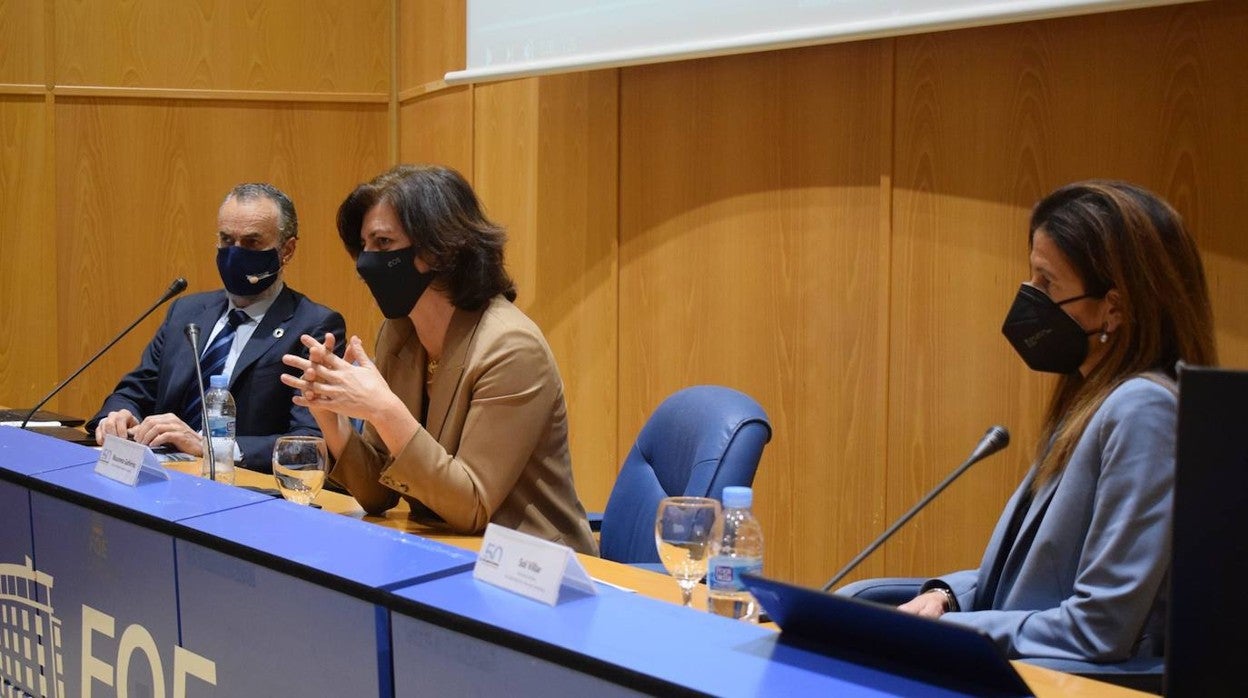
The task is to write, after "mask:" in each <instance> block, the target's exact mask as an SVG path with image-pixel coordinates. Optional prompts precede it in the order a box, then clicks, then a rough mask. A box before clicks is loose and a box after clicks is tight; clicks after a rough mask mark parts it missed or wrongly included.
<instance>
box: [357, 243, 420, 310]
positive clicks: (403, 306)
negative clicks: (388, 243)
mask: <svg viewBox="0 0 1248 698" xmlns="http://www.w3.org/2000/svg"><path fill="white" fill-rule="evenodd" d="M355 270H356V271H357V272H358V273H359V275H360V277H361V278H362V279H364V283H366V284H368V290H369V291H372V293H373V298H374V299H376V300H377V306H378V307H379V308H381V314H382V315H384V316H386V318H388V319H390V320H394V319H396V318H401V317H406V316H407V315H408V313H411V312H412V308H415V307H416V301H418V300H420V297H421V295H422V294H424V292H425V289H426V288H429V284H430V283H431V282H432V281H433V277H434V275H435V272H434V271H433V270H430V271H427V272H421V271H419V270H417V269H416V248H415V247H414V246H410V245H409V246H408V247H404V248H403V249H401V250H391V251H386V252H361V253H360V256H359V257H358V258H357V259H356V260H355Z"/></svg>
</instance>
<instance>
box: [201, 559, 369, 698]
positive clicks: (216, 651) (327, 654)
mask: <svg viewBox="0 0 1248 698" xmlns="http://www.w3.org/2000/svg"><path fill="white" fill-rule="evenodd" d="M177 558H178V597H179V605H180V608H181V613H182V645H183V646H184V647H185V648H186V649H188V650H190V651H191V652H194V653H195V654H197V655H199V656H201V657H204V658H207V659H210V660H211V661H212V662H214V664H215V673H216V676H215V679H216V683H215V687H214V686H213V685H210V684H209V683H208V682H205V681H198V680H196V681H191V682H188V684H187V692H186V696H187V698H196V697H199V696H203V697H205V698H207V697H209V696H378V695H382V696H388V695H390V688H389V686H390V665H389V657H388V654H389V638H388V630H389V628H388V619H387V617H386V614H385V612H384V611H379V609H378V608H377V607H376V606H375V605H373V604H370V603H368V602H366V601H361V600H360V599H357V598H354V597H351V596H347V595H346V594H342V593H340V592H336V591H333V590H330V589H327V588H325V587H322V586H317V585H316V584H313V583H311V582H307V581H304V580H302V579H297V578H295V577H291V576H289V575H286V574H282V573H280V572H275V571H273V570H270V569H266V568H265V567H261V566H259V565H256V564H253V563H250V562H246V561H243V560H239V559H238V558H234V557H231V556H229V555H225V554H223V553H219V552H217V551H215V550H211V549H209V548H205V547H202V546H199V545H196V544H194V543H188V542H186V541H181V540H180V541H178V542H177Z"/></svg>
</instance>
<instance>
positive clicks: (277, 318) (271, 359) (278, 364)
mask: <svg viewBox="0 0 1248 698" xmlns="http://www.w3.org/2000/svg"><path fill="white" fill-rule="evenodd" d="M227 305H228V301H227V299H226V297H225V291H210V292H208V293H196V294H193V295H190V296H186V297H185V298H179V299H178V300H176V301H174V302H173V305H171V306H170V307H169V313H168V314H167V315H166V316H165V322H164V324H162V325H161V326H160V329H159V330H157V331H156V336H155V337H153V338H152V341H151V342H150V343H148V345H147V348H146V349H145V350H143V357H142V358H141V359H140V360H139V365H138V367H137V368H135V369H134V370H133V371H131V372H130V373H128V374H126V376H125V377H124V378H122V379H121V382H120V383H118V384H117V387H116V388H115V389H114V390H113V393H112V395H109V396H108V398H107V399H105V400H104V406H103V407H101V408H100V411H99V412H98V413H96V415H95V416H94V417H92V418H91V420H90V421H88V422H87V424H86V428H87V431H88V433H94V432H95V425H96V424H97V423H98V422H99V421H100V420H101V419H103V418H104V417H106V416H108V413H109V412H113V411H115V410H121V409H127V410H130V412H132V413H133V414H134V416H136V417H138V418H139V419H140V420H142V419H143V418H144V417H149V416H151V415H154V414H164V413H166V412H172V413H173V414H176V415H178V416H180V417H182V418H183V419H184V420H185V419H186V417H185V416H184V415H183V414H182V411H183V408H184V407H185V406H186V404H185V403H186V396H187V395H188V394H190V393H188V391H189V390H198V388H192V386H193V385H194V384H195V364H194V363H193V362H194V361H195V357H194V355H193V353H192V352H191V347H190V344H189V343H188V342H187V340H186V336H185V334H184V329H185V327H186V325H187V323H191V322H194V323H196V324H198V325H199V326H200V328H201V329H202V336H203V338H204V341H207V339H208V334H209V333H210V332H211V331H212V327H213V326H214V325H215V324H216V322H217V320H218V319H220V317H221V316H222V315H223V314H224V313H225V310H226V307H227ZM326 332H333V333H334V337H336V338H338V339H339V342H338V353H339V354H340V355H341V353H342V348H343V347H345V346H346V342H344V341H342V340H343V339H345V336H346V322H345V321H344V320H343V319H342V315H340V314H339V313H338V312H336V311H334V310H330V309H329V308H326V307H325V306H323V305H320V304H318V303H314V302H313V301H311V300H309V299H308V298H307V297H306V296H304V295H303V294H301V293H299V292H297V291H295V290H293V289H292V288H290V287H289V286H287V287H285V288H283V289H282V290H281V292H280V293H278V294H277V298H276V299H275V300H274V301H273V305H272V306H270V307H269V310H268V312H266V313H265V314H264V319H263V320H262V321H261V322H260V325H259V326H258V327H256V331H255V332H254V333H253V334H252V335H251V339H250V340H248V342H247V345H246V346H245V347H243V352H242V354H241V355H239V357H238V363H237V364H235V366H234V373H233V374H232V375H231V376H230V393H231V394H233V396H234V402H235V404H236V405H237V407H238V423H237V434H238V437H237V438H238V447H239V449H240V450H241V451H242V453H243V460H242V466H243V467H245V468H248V469H250V470H258V471H261V472H271V471H272V468H273V466H272V462H271V461H272V456H273V442H274V441H275V440H276V439H277V437H278V436H281V435H283V434H310V435H316V436H319V435H320V433H321V432H320V429H318V428H317V426H316V421H315V420H313V419H312V415H311V414H310V413H309V412H308V410H307V409H306V408H303V407H297V406H296V405H295V404H294V403H292V402H291V400H290V398H291V395H292V394H293V390H292V389H291V388H288V387H286V385H284V384H283V383H282V381H281V379H280V378H279V377H278V376H279V375H280V374H281V373H283V372H286V373H292V374H293V373H295V370H294V369H291V368H288V367H287V366H286V365H284V364H283V363H282V355H283V354H305V353H306V350H305V349H304V347H303V345H302V344H300V342H299V335H301V334H310V335H312V336H313V337H316V338H317V339H323V338H324V336H325V333H326ZM279 335H280V336H279ZM201 348H202V347H201ZM204 380H205V381H207V380H208V376H204ZM190 426H192V427H197V425H194V424H192V425H190Z"/></svg>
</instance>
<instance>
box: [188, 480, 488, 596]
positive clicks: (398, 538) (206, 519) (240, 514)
mask: <svg viewBox="0 0 1248 698" xmlns="http://www.w3.org/2000/svg"><path fill="white" fill-rule="evenodd" d="M182 525H183V526H186V527H187V528H191V529H194V530H197V531H201V532H203V533H208V534H211V535H213V536H216V537H218V538H222V539H225V540H227V541H233V542H235V543H239V544H242V545H243V546H246V547H248V548H252V549H254V550H258V551H261V552H264V553H268V554H270V555H274V556H276V557H279V558H281V559H283V560H289V561H292V562H295V563H297V564H299V565H303V566H306V567H311V568H312V569H314V570H317V571H320V572H324V573H326V574H329V575H332V576H334V577H338V578H340V579H344V580H348V581H351V582H355V583H358V584H363V585H365V586H368V587H374V588H377V587H387V586H392V585H396V584H405V583H414V580H419V579H421V578H425V577H428V576H430V575H439V574H446V573H447V572H448V571H451V570H462V569H467V568H469V567H471V566H472V564H473V563H475V562H476V559H477V556H476V553H472V552H469V551H466V550H461V549H460V548H456V547H453V546H450V545H446V544H445V543H438V542H435V541H431V540H427V539H424V538H420V537H418V536H413V535H411V534H408V533H403V532H402V531H396V530H393V529H389V528H385V527H382V526H378V525H376V524H371V523H366V522H364V521H360V520H358V519H353V518H351V517H349V516H342V515H340V514H331V513H329V512H325V511H321V510H320V509H314V508H312V507H306V506H301V505H298V504H292V503H291V502H287V501H286V500H284V499H272V498H270V499H269V500H268V501H266V502H262V503H260V504H256V505H254V506H249V507H243V508H240V509H233V510H231V511H226V512H220V513H216V514H208V515H206V516H200V517H197V518H193V519H188V520H186V521H183V522H182Z"/></svg>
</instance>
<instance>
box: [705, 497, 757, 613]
mask: <svg viewBox="0 0 1248 698" xmlns="http://www.w3.org/2000/svg"><path fill="white" fill-rule="evenodd" d="M753 503H754V491H753V490H751V489H750V488H749V487H725V488H724V537H723V539H722V540H721V541H720V546H719V553H718V554H716V555H715V556H714V557H712V558H711V560H710V563H709V564H708V566H707V567H708V571H707V575H706V584H707V592H708V594H707V610H709V611H710V612H711V613H717V614H719V615H721V616H728V617H729V618H740V619H742V620H746V621H749V622H751V623H757V622H758V603H757V602H756V601H755V600H754V597H753V596H751V595H750V592H748V591H746V589H745V585H744V584H743V583H742V582H741V575H742V573H745V572H753V573H754V574H761V573H762V571H763V527H762V526H761V525H760V524H759V523H758V519H756V518H754V514H753V513H752V512H751V511H750V507H751V506H752V505H753Z"/></svg>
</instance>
